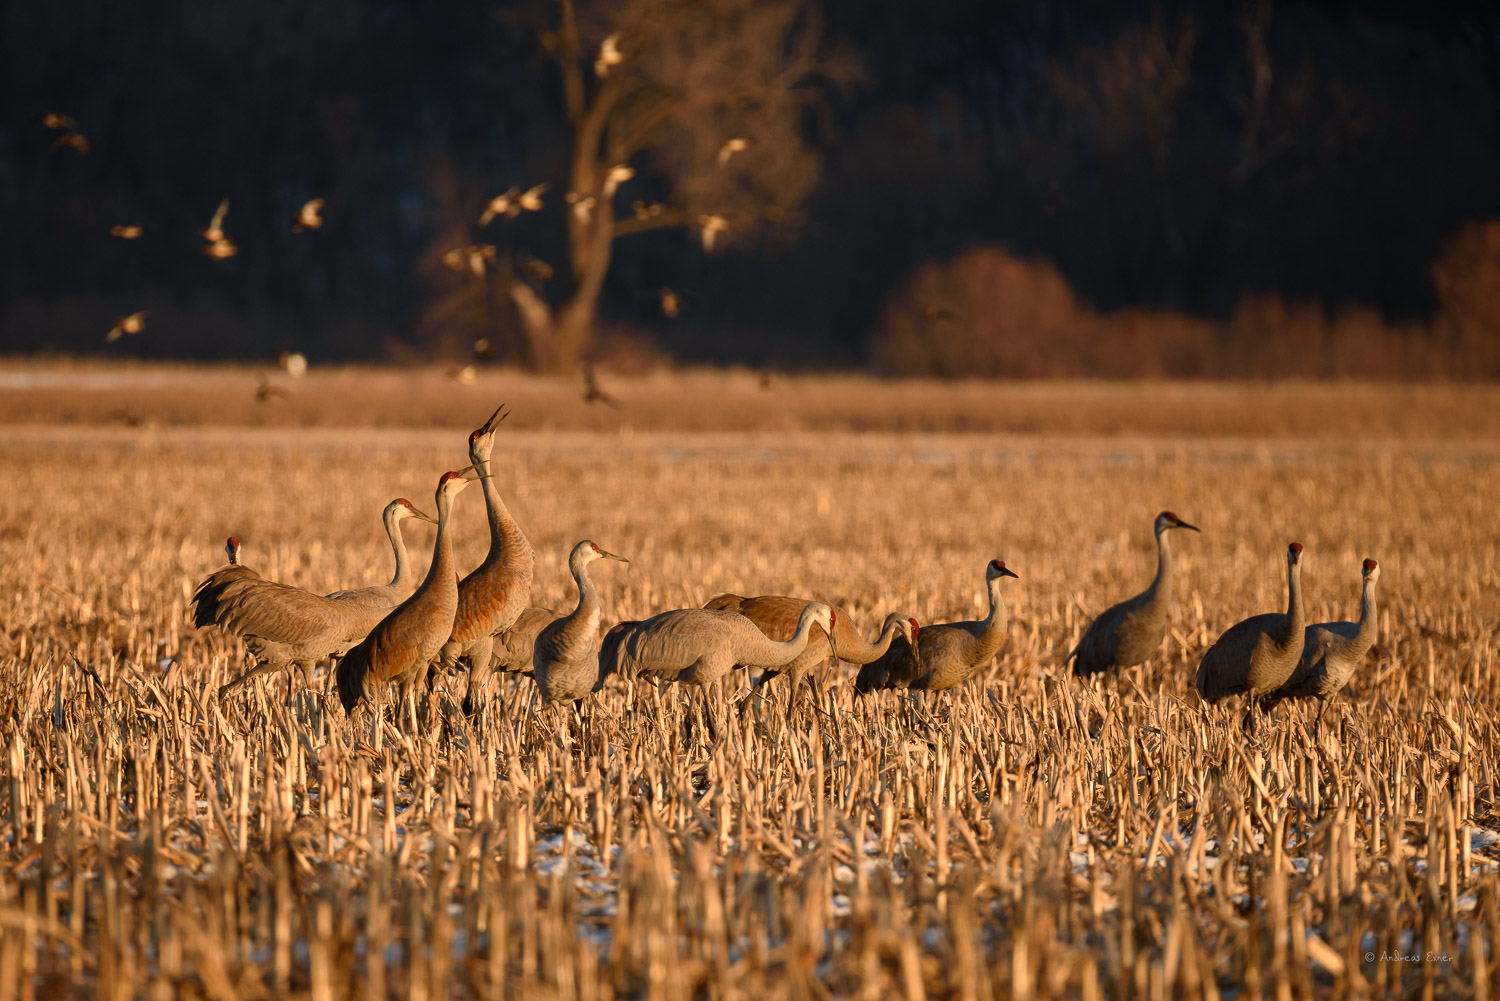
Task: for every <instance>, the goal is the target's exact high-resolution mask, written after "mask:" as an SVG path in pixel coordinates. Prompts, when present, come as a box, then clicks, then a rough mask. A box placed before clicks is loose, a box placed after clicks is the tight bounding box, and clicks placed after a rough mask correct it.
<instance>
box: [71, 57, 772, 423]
mask: <svg viewBox="0 0 1500 1001" xmlns="http://www.w3.org/2000/svg"><path fill="white" fill-rule="evenodd" d="M619 42H620V35H619V33H615V34H612V35H610V36H609V37H607V38H605V39H604V41H603V42H602V43H601V44H600V47H599V52H598V54H597V56H596V58H595V61H594V71H595V73H596V74H597V75H598V76H599V77H600V78H601V79H602V78H604V77H606V76H608V75H609V73H610V71H611V70H612V69H613V68H614V67H616V66H618V65H620V63H621V62H623V61H624V54H623V53H622V51H621V50H620V47H619ZM41 121H42V124H43V126H45V127H46V128H47V129H49V130H51V131H53V132H56V133H57V135H56V137H55V138H54V139H53V143H52V145H53V148H54V149H56V148H69V149H72V150H74V151H75V152H77V153H78V154H79V155H82V156H87V155H88V153H89V148H90V147H89V142H88V138H87V137H86V136H85V135H84V134H83V133H82V132H81V131H80V130H79V127H78V122H77V121H75V120H74V119H73V118H72V117H70V116H68V115H64V114H60V113H56V112H49V113H47V114H44V115H43V116H42V118H41ZM749 148H750V140H749V139H747V138H745V137H743V136H735V137H732V138H730V139H726V140H725V141H724V143H723V145H722V146H720V147H719V151H718V155H717V161H718V166H719V169H721V170H722V169H724V168H726V167H727V166H728V165H729V161H730V159H731V158H732V157H733V156H734V155H735V154H736V153H742V152H744V151H745V150H747V149H749ZM634 176H635V168H633V167H631V166H629V165H628V164H623V163H622V164H616V165H614V166H613V167H611V168H610V169H609V170H608V171H607V172H606V174H605V176H604V180H603V185H602V190H601V193H600V194H599V195H598V196H597V197H596V196H594V195H588V194H583V193H581V192H577V191H570V192H568V193H567V194H566V195H565V196H564V200H565V201H566V202H567V203H568V205H569V206H571V211H572V212H573V214H574V215H575V216H576V217H577V218H578V219H579V221H581V222H583V223H584V224H587V223H588V222H589V220H590V219H591V218H592V215H593V212H594V210H595V207H596V206H597V204H598V203H599V201H600V199H603V200H605V201H606V202H607V201H608V200H609V199H612V198H613V197H614V194H615V192H616V191H617V190H618V189H619V186H620V185H621V184H623V183H625V182H626V181H628V180H630V179H631V178H633V177H634ZM549 187H550V185H548V184H546V183H542V184H536V185H533V186H531V187H529V188H527V189H525V190H524V191H523V190H521V188H520V186H519V185H516V186H512V187H511V188H510V189H509V190H508V191H506V192H504V193H503V194H500V195H496V196H495V197H494V198H491V199H490V200H489V202H487V203H486V204H485V207H484V211H483V212H481V213H480V216H479V226H480V227H481V228H483V227H485V226H488V225H490V223H492V222H494V221H495V220H496V219H500V218H504V219H515V218H517V217H519V216H520V215H521V214H522V213H523V212H540V211H541V210H542V207H543V202H542V196H543V195H544V194H546V192H547V190H548V188H549ZM324 204H325V200H324V199H322V198H311V199H309V200H307V201H306V202H304V203H303V204H302V207H301V208H300V209H299V210H298V211H297V216H296V219H295V220H294V221H293V223H292V231H293V232H295V233H304V232H307V231H309V230H316V229H320V228H322V226H323V217H322V211H323V206H324ZM632 209H633V211H634V213H635V218H636V219H638V220H643V221H644V220H647V219H651V218H654V217H656V216H659V215H661V213H662V209H663V206H662V205H661V204H659V203H655V202H646V201H641V200H637V201H635V202H633V203H632ZM228 213H229V199H228V198H225V199H224V200H223V201H221V202H220V203H219V207H218V208H217V209H216V210H215V211H214V214H213V217H212V219H210V221H209V223H208V225H207V226H205V227H204V228H203V229H201V230H199V233H200V234H201V235H202V237H203V239H204V244H203V246H202V248H201V252H202V253H203V254H204V255H205V256H207V257H210V258H212V259H213V260H216V261H223V260H227V259H229V258H231V257H233V256H235V255H236V254H238V253H239V247H238V246H237V245H236V244H235V243H234V241H233V240H231V239H230V238H229V236H228V235H227V234H226V232H225V230H224V218H225V216H226V215H227V214H228ZM697 222H698V232H699V239H700V240H701V242H702V244H703V250H704V252H705V253H712V252H713V250H714V247H715V245H716V244H717V243H718V240H719V237H720V235H721V234H723V233H725V232H727V231H728V229H729V220H728V219H726V218H725V217H724V216H722V215H718V214H710V213H705V214H701V215H699V216H698V220H697ZM109 232H110V235H111V236H114V237H118V238H119V239H122V240H138V239H140V238H141V237H142V236H143V235H144V234H145V227H144V226H141V225H139V224H134V223H129V224H120V225H115V226H111V227H110V230H109ZM498 260H499V255H498V252H497V250H496V248H495V246H494V245H493V244H488V243H474V244H468V245H465V246H462V247H454V248H452V249H450V250H447V251H445V252H443V254H442V255H441V261H442V263H443V265H444V266H445V267H447V268H448V269H450V270H452V271H457V272H465V271H467V272H469V273H470V274H472V275H473V276H474V277H476V278H483V277H484V275H485V273H486V272H487V271H488V270H489V269H490V268H491V267H493V266H494V265H495V264H496V263H497V262H498ZM522 270H523V271H524V272H525V273H526V274H527V276H528V277H530V278H534V279H536V280H538V281H546V280H548V279H550V278H551V277H552V276H553V269H552V267H551V266H550V265H549V264H547V263H546V262H545V261H542V260H539V259H537V258H528V259H527V260H525V261H524V262H523V263H522ZM657 295H658V298H659V308H660V310H661V313H662V315H663V316H665V317H666V318H668V319H675V318H676V317H677V316H678V314H679V313H680V311H681V309H682V304H683V302H684V301H686V300H687V299H689V298H690V297H689V296H686V295H685V294H684V293H681V292H678V291H674V290H673V289H672V288H670V287H662V288H660V289H658V290H657ZM146 316H147V311H146V310H139V311H137V312H134V313H131V314H129V315H127V316H122V317H119V318H118V319H117V320H116V321H115V324H114V326H113V327H111V328H110V330H109V333H108V334H106V335H105V338H104V340H105V342H106V343H110V344H112V343H114V342H115V341H118V340H120V339H121V338H124V337H127V336H132V335H136V334H140V333H141V332H143V331H144V330H145V329H146ZM474 353H475V356H476V357H479V358H484V357H487V355H488V353H489V347H488V341H487V340H486V339H484V338H480V339H479V340H478V341H476V342H475V345H474ZM287 357H288V356H287V354H286V353H283V355H282V368H283V370H285V371H288V374H291V375H293V377H294V378H296V377H298V375H300V373H292V372H291V370H290V369H288V368H287V365H286V359H287ZM295 357H296V358H301V359H302V372H304V373H305V371H306V358H305V357H304V356H302V355H301V354H297V355H295ZM447 375H448V377H449V378H450V379H453V380H454V381H456V382H460V383H463V384H466V385H468V384H473V383H474V382H475V381H476V380H477V377H478V369H477V368H476V367H475V366H474V365H473V364H472V363H471V364H468V365H463V366H459V367H457V368H453V369H449V370H448V372H447ZM763 385H764V383H763ZM287 396H288V394H287V392H286V391H285V390H283V389H280V388H278V387H276V386H273V385H272V384H271V383H270V382H269V380H267V379H266V378H265V376H261V379H260V383H259V385H258V387H257V388H256V391H255V398H256V399H257V400H259V401H260V402H262V403H265V402H268V401H270V400H272V399H275V398H278V397H280V398H285V397H287ZM584 400H585V401H586V402H588V403H600V402H602V403H607V404H609V405H611V406H616V407H618V406H619V403H618V401H616V400H615V399H614V398H613V397H611V396H609V395H607V394H605V393H603V392H601V391H600V390H599V388H598V383H597V381H596V379H595V377H594V374H593V369H592V368H591V367H585V369H584Z"/></svg>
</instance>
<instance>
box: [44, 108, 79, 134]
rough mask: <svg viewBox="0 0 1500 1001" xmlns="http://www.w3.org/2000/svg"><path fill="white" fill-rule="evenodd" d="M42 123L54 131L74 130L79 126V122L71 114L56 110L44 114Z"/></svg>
mask: <svg viewBox="0 0 1500 1001" xmlns="http://www.w3.org/2000/svg"><path fill="white" fill-rule="evenodd" d="M42 124H43V125H45V126H46V127H47V128H49V129H52V130H53V131H54V132H72V131H75V130H76V129H77V128H78V123H77V122H76V121H74V120H73V118H72V117H71V116H70V115H61V114H58V113H57V112H55V111H49V112H47V113H46V114H45V115H43V116H42Z"/></svg>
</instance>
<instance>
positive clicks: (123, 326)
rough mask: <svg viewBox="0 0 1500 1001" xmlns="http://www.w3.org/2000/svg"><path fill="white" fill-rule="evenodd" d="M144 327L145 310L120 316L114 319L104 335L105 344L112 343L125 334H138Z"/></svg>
mask: <svg viewBox="0 0 1500 1001" xmlns="http://www.w3.org/2000/svg"><path fill="white" fill-rule="evenodd" d="M145 329H146V311H145V310H144V309H143V310H141V311H140V312H138V313H131V314H130V315H129V316H122V317H120V318H119V319H118V320H116V321H115V325H114V326H113V327H111V328H110V330H109V333H107V334H105V335H104V342H105V343H106V344H113V343H114V342H115V341H118V340H119V339H120V338H122V337H124V336H125V335H126V334H138V333H140V332H141V331H142V330H145Z"/></svg>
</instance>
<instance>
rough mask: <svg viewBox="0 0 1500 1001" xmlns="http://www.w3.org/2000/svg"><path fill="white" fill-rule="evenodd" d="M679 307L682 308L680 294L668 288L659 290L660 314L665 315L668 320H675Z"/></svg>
mask: <svg viewBox="0 0 1500 1001" xmlns="http://www.w3.org/2000/svg"><path fill="white" fill-rule="evenodd" d="M681 309H682V296H681V294H679V293H677V292H674V291H672V290H671V289H670V288H663V289H662V290H661V314H662V316H665V317H666V318H667V319H669V320H675V319H677V313H678V311H679V310H681Z"/></svg>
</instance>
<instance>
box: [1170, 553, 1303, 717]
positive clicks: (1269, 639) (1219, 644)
mask: <svg viewBox="0 0 1500 1001" xmlns="http://www.w3.org/2000/svg"><path fill="white" fill-rule="evenodd" d="M1286 577H1287V610H1286V611H1285V612H1267V613H1265V614H1264V615H1254V616H1251V617H1250V618H1248V619H1245V620H1244V621H1243V622H1237V623H1235V624H1234V625H1232V626H1230V627H1229V628H1228V629H1226V630H1225V631H1224V633H1223V634H1222V635H1220V636H1219V638H1218V639H1217V640H1214V645H1213V646H1211V647H1209V648H1208V652H1207V653H1205V654H1204V655H1203V660H1201V661H1200V662H1199V663H1198V677H1197V686H1198V694H1199V695H1201V696H1202V697H1203V699H1204V701H1206V702H1217V701H1218V700H1220V699H1222V698H1227V697H1228V696H1230V695H1245V696H1247V697H1248V699H1249V703H1250V708H1249V711H1248V712H1247V713H1246V714H1245V723H1246V725H1247V726H1253V725H1254V723H1255V709H1256V700H1257V699H1259V698H1260V697H1261V696H1262V695H1266V694H1268V693H1270V692H1273V691H1275V690H1276V689H1278V688H1280V687H1281V686H1282V685H1284V684H1285V683H1286V680H1287V679H1288V678H1290V677H1291V676H1292V672H1293V671H1294V670H1296V668H1297V664H1298V662H1300V661H1301V659H1302V646H1303V642H1304V633H1303V626H1304V622H1303V618H1302V544H1301V543H1300V542H1293V543H1292V544H1291V545H1289V546H1287V549H1286Z"/></svg>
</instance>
